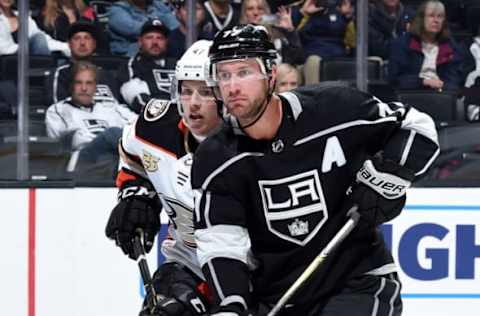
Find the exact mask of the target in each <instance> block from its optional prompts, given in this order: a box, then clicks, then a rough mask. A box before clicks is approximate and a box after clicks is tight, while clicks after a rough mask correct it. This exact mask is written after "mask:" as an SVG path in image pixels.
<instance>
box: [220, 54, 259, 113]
mask: <svg viewBox="0 0 480 316" xmlns="http://www.w3.org/2000/svg"><path fill="white" fill-rule="evenodd" d="M216 80H217V83H218V87H219V90H220V96H221V98H222V100H223V102H224V104H225V106H226V108H227V111H228V113H230V114H231V115H233V116H235V117H236V118H238V119H239V120H240V122H248V121H251V120H252V119H255V118H256V117H257V115H258V112H259V111H260V109H261V106H262V105H263V104H262V103H263V102H265V98H266V95H267V90H268V86H267V84H268V83H267V82H268V80H267V77H266V76H265V75H264V74H263V73H262V71H261V69H260V65H259V64H258V62H257V61H256V60H255V59H253V58H248V59H242V60H234V61H228V62H220V63H218V64H216Z"/></svg>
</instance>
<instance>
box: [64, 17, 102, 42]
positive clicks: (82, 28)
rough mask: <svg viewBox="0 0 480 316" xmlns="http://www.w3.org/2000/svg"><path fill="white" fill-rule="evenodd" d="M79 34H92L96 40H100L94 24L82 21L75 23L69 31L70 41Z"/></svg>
mask: <svg viewBox="0 0 480 316" xmlns="http://www.w3.org/2000/svg"><path fill="white" fill-rule="evenodd" d="M78 32H87V33H90V34H91V35H92V36H93V38H94V39H95V40H98V36H97V27H96V26H95V24H93V23H92V22H89V21H85V20H80V21H77V22H75V23H73V24H72V25H71V26H70V29H69V30H68V39H69V40H70V39H71V38H72V37H73V35H75V34H76V33H78Z"/></svg>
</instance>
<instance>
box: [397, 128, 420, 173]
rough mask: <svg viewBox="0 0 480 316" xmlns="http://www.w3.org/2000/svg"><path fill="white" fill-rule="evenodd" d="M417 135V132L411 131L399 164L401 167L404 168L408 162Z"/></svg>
mask: <svg viewBox="0 0 480 316" xmlns="http://www.w3.org/2000/svg"><path fill="white" fill-rule="evenodd" d="M415 134H416V132H415V131H410V135H408V139H407V143H406V144H405V148H404V149H403V153H402V157H401V159H400V162H399V164H400V165H401V166H404V165H405V162H406V161H407V158H408V154H409V153H410V149H411V148H412V144H413V139H414V138H415Z"/></svg>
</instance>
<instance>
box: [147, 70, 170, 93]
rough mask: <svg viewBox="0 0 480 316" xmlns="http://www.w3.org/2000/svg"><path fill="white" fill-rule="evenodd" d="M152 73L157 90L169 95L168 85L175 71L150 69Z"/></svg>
mask: <svg viewBox="0 0 480 316" xmlns="http://www.w3.org/2000/svg"><path fill="white" fill-rule="evenodd" d="M152 73H153V77H154V78H155V83H156V84H157V88H158V90H160V91H162V92H165V93H170V85H171V84H172V80H173V77H174V76H175V71H174V70H170V69H152Z"/></svg>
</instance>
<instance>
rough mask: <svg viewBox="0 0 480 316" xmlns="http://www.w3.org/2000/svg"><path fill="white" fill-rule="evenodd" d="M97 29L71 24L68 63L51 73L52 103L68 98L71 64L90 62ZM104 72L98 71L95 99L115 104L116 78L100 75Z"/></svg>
mask: <svg viewBox="0 0 480 316" xmlns="http://www.w3.org/2000/svg"><path fill="white" fill-rule="evenodd" d="M97 39H98V28H97V25H95V24H93V23H92V22H87V21H83V20H81V21H77V22H75V23H73V24H72V25H71V26H70V28H69V31H68V45H69V46H70V50H71V52H72V57H71V59H70V61H69V62H68V63H67V64H65V65H62V66H59V67H57V69H55V71H54V72H53V73H52V78H51V80H50V82H51V90H50V91H49V92H51V93H52V98H51V99H52V101H53V103H57V102H59V101H61V100H63V99H65V98H66V97H68V96H70V90H69V89H70V84H71V80H72V68H73V64H74V63H75V62H77V61H81V60H89V61H91V59H92V56H94V54H95V52H96V47H97ZM104 73H106V71H105V70H99V76H98V79H99V80H98V82H97V85H96V87H97V92H96V94H95V98H96V99H97V100H110V101H112V102H117V100H118V99H119V91H118V90H119V89H118V86H117V81H116V78H112V77H111V76H110V75H102V74H104Z"/></svg>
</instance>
